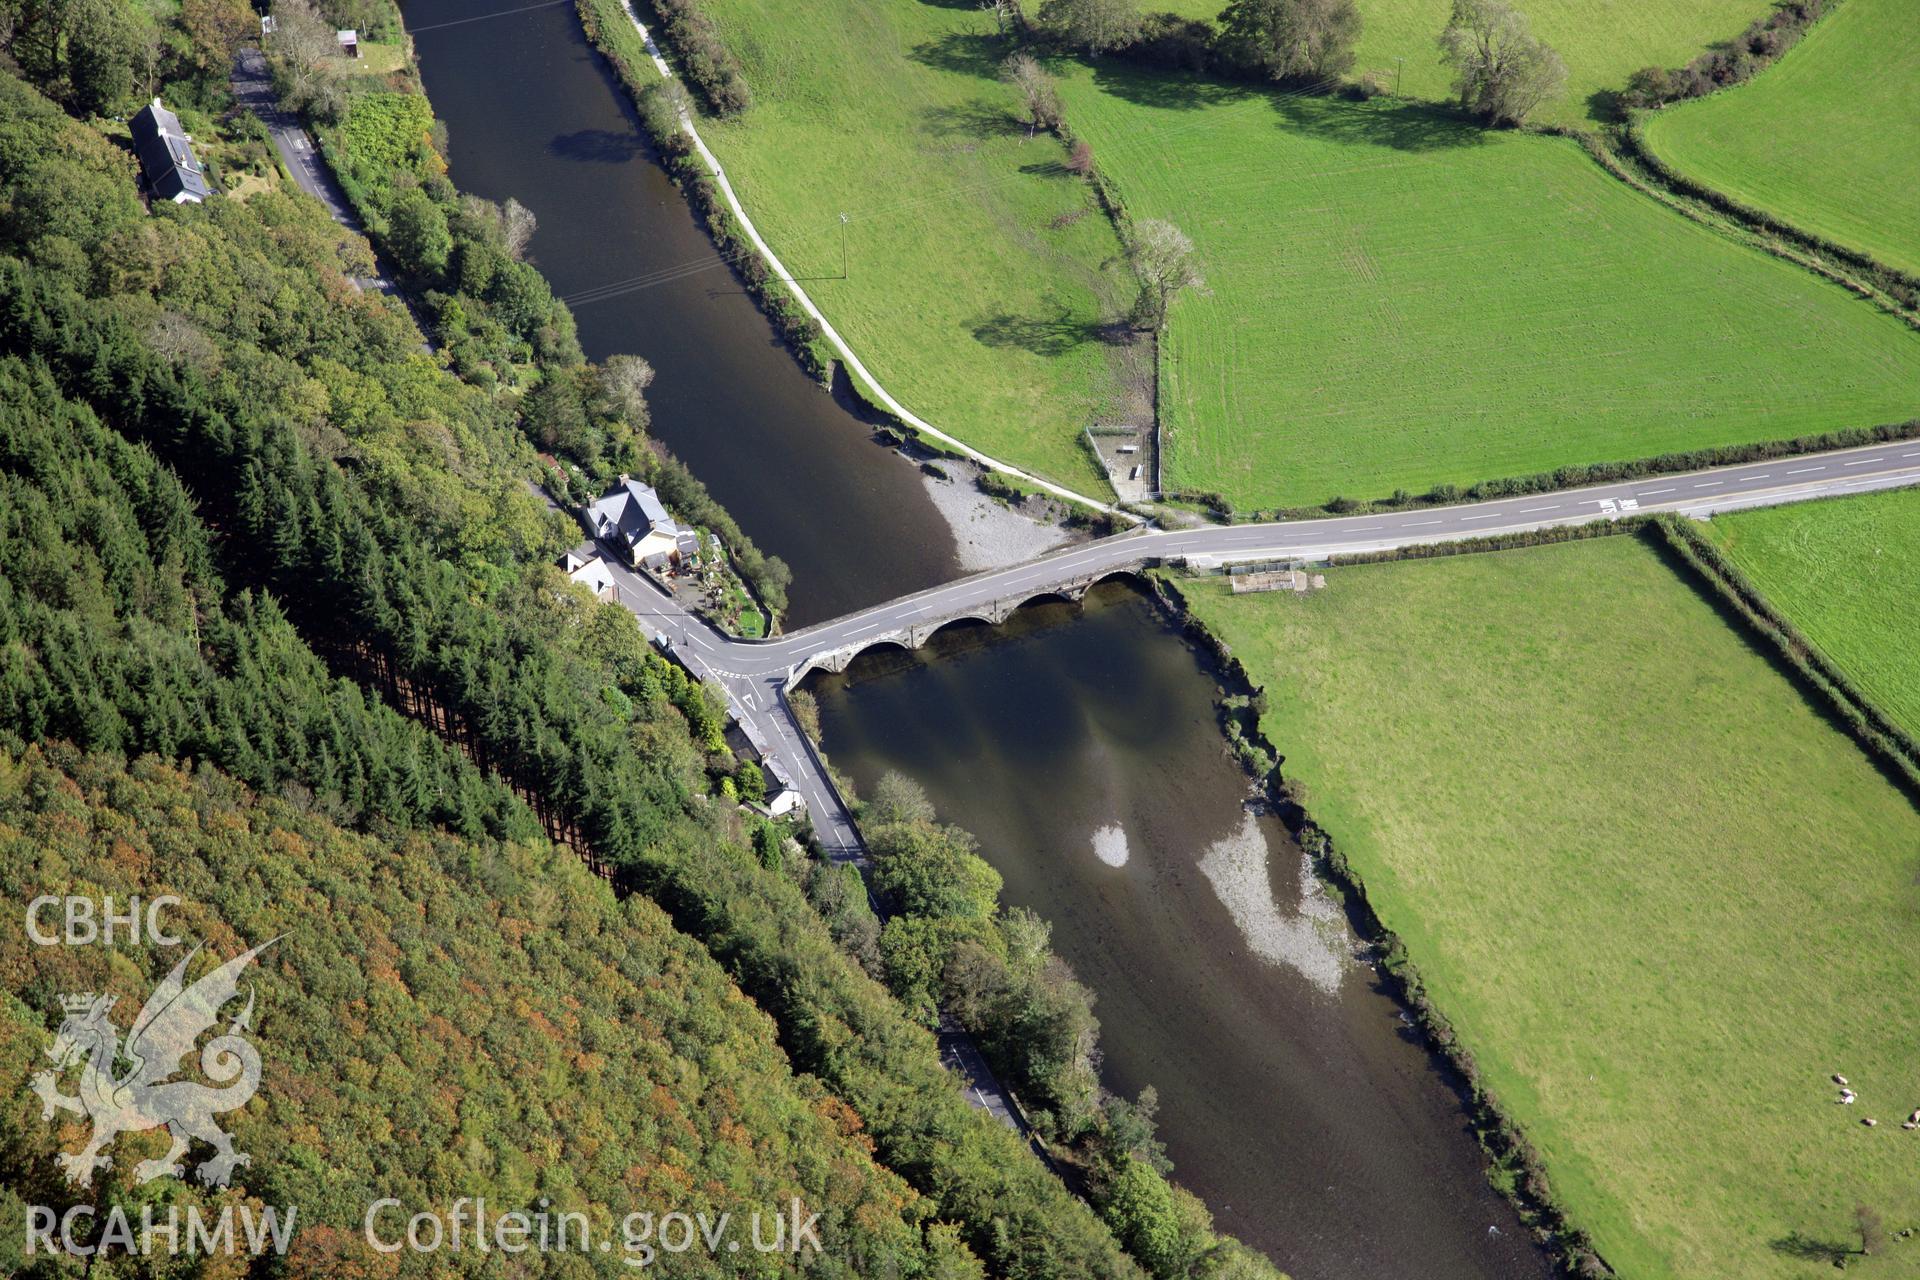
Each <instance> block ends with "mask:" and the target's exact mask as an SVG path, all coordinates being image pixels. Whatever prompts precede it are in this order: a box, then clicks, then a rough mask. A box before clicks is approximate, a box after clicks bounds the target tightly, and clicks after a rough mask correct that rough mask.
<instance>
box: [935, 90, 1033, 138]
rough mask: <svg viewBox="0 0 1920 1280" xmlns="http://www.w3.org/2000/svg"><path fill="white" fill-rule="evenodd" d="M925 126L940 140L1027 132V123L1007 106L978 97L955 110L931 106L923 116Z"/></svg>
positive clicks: (1002, 135) (994, 136) (953, 107)
mask: <svg viewBox="0 0 1920 1280" xmlns="http://www.w3.org/2000/svg"><path fill="white" fill-rule="evenodd" d="M920 121H921V124H922V125H923V126H924V127H925V128H926V130H927V132H929V133H931V134H933V135H934V136H935V137H938V138H952V137H956V136H964V137H969V138H1004V137H1009V136H1011V135H1013V134H1019V133H1025V132H1026V131H1027V126H1026V123H1025V122H1024V121H1022V120H1020V119H1019V118H1018V117H1016V116H1015V115H1014V114H1013V112H1011V111H1009V110H1008V109H1007V107H1006V105H1005V104H1003V103H998V102H988V101H987V100H986V99H985V98H975V99H974V100H973V101H972V102H963V103H961V104H959V105H958V106H951V107H927V108H925V109H924V110H922V111H921V113H920Z"/></svg>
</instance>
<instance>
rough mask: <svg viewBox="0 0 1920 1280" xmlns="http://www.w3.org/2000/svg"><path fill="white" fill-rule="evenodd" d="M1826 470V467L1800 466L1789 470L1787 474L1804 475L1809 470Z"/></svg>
mask: <svg viewBox="0 0 1920 1280" xmlns="http://www.w3.org/2000/svg"><path fill="white" fill-rule="evenodd" d="M1825 470H1826V468H1825V467H1800V468H1798V469H1796V470H1793V471H1789V472H1787V474H1788V475H1790V476H1803V475H1806V474H1807V473H1808V472H1809V471H1825Z"/></svg>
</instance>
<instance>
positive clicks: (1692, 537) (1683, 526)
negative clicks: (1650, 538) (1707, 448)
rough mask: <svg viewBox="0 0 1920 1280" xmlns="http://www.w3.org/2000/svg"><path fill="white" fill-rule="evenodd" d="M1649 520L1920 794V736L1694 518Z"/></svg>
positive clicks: (1876, 755) (1870, 751)
mask: <svg viewBox="0 0 1920 1280" xmlns="http://www.w3.org/2000/svg"><path fill="white" fill-rule="evenodd" d="M1650 523H1651V524H1652V526H1653V527H1654V528H1655V529H1657V530H1659V532H1660V535H1661V537H1662V538H1663V539H1664V540H1665V543H1666V545H1667V546H1668V547H1669V548H1671V549H1672V551H1673V552H1674V554H1675V555H1677V556H1678V557H1679V558H1680V559H1681V561H1682V562H1684V563H1685V564H1686V566H1687V567H1688V568H1689V569H1691V570H1692V571H1693V572H1694V573H1695V574H1697V575H1698V576H1699V577H1700V579H1701V580H1702V581H1703V582H1704V583H1705V585H1706V586H1707V588H1708V589H1709V590H1710V591H1711V592H1712V593H1713V594H1714V595H1715V596H1716V597H1717V598H1718V599H1720V600H1721V601H1723V602H1725V603H1726V604H1727V605H1728V606H1729V607H1730V608H1732V609H1733V611H1734V612H1735V613H1737V614H1738V615H1739V616H1740V617H1741V618H1742V619H1743V620H1744V621H1745V622H1746V624H1747V625H1748V626H1749V627H1751V628H1752V629H1753V631H1754V633H1755V634H1756V635H1757V636H1758V637H1759V638H1760V639H1762V640H1764V641H1765V642H1766V643H1767V645H1768V646H1770V647H1771V648H1772V649H1773V650H1774V651H1775V652H1776V653H1778V654H1779V655H1780V657H1781V658H1782V659H1783V660H1784V661H1785V662H1786V663H1787V665H1788V666H1790V667H1792V668H1793V670H1794V671H1795V672H1796V673H1797V674H1798V675H1799V676H1800V677H1801V678H1802V679H1804V680H1805V681H1806V682H1807V683H1808V684H1809V685H1811V686H1812V687H1813V688H1814V689H1815V690H1817V691H1818V692H1819V693H1820V695H1821V697H1822V698H1824V699H1825V700H1826V702H1827V703H1828V705H1829V706H1830V707H1831V709H1832V710H1833V711H1834V713H1835V714H1837V715H1838V716H1839V717H1840V719H1841V721H1842V722H1843V723H1844V724H1845V725H1846V726H1847V730H1848V732H1850V733H1851V734H1852V735H1853V737H1854V738H1855V740H1857V741H1858V742H1859V743H1860V745H1861V747H1863V748H1864V749H1865V750H1866V752H1867V754H1868V755H1870V756H1873V757H1874V758H1876V759H1877V760H1879V761H1881V762H1882V763H1883V764H1885V765H1887V766H1888V767H1889V768H1890V769H1891V770H1892V771H1893V772H1894V774H1895V775H1896V776H1898V777H1899V778H1900V779H1901V780H1902V781H1904V782H1905V783H1906V785H1907V787H1908V788H1909V790H1910V791H1911V793H1912V794H1913V795H1914V796H1915V797H1917V798H1920V741H1915V739H1914V738H1913V736H1912V735H1911V734H1909V733H1908V732H1907V731H1906V730H1905V729H1903V728H1901V727H1900V726H1899V725H1897V724H1895V723H1894V722H1893V720H1892V718H1891V717H1889V716H1888V715H1887V714H1886V712H1884V711H1882V710H1881V709H1880V708H1879V706H1878V705H1877V704H1876V703H1875V702H1874V701H1873V699H1871V698H1869V697H1868V696H1867V694H1866V692H1865V691H1864V690H1863V689H1861V688H1860V686H1859V685H1857V684H1855V683H1854V682H1853V678H1852V677H1851V676H1849V675H1847V674H1846V673H1845V672H1844V671H1842V670H1840V669H1839V668H1838V667H1837V666H1835V665H1834V664H1833V662H1832V661H1831V660H1830V659H1828V658H1827V656H1826V655H1825V654H1823V653H1821V652H1820V650H1819V648H1818V646H1816V645H1815V644H1814V643H1813V641H1811V640H1809V639H1808V638H1807V637H1806V635H1805V633H1803V632H1802V631H1801V630H1800V629H1799V628H1798V627H1796V626H1794V624H1793V623H1792V622H1791V621H1789V620H1788V619H1787V618H1786V617H1785V616H1784V615H1783V614H1781V613H1780V612H1779V610H1777V609H1775V608H1774V607H1773V604H1772V602H1771V601H1769V600H1768V599H1767V597H1766V595H1765V593H1764V592H1762V591H1761V590H1760V588H1759V587H1758V586H1756V585H1755V584H1754V582H1753V580H1752V579H1751V578H1749V577H1747V575H1746V574H1745V573H1744V572H1742V571H1741V569H1740V567H1739V566H1738V565H1736V564H1734V562H1733V560H1732V559H1731V558H1730V557H1729V556H1728V555H1727V553H1726V552H1724V551H1722V550H1721V549H1720V548H1719V547H1718V546H1716V545H1715V544H1714V543H1713V541H1712V540H1711V539H1709V538H1708V537H1707V536H1706V535H1705V534H1704V533H1702V532H1701V531H1700V529H1699V528H1698V527H1697V526H1696V525H1695V524H1694V522H1692V521H1690V520H1686V519H1684V518H1681V517H1679V516H1674V515H1671V514H1668V513H1664V512H1663V513H1661V514H1659V515H1656V516H1654V517H1652V518H1651V520H1650Z"/></svg>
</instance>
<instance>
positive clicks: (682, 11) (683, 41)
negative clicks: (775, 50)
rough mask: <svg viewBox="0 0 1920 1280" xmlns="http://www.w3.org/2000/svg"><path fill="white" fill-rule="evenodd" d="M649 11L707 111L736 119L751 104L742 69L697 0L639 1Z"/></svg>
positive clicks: (749, 88) (751, 99) (743, 69)
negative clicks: (651, 12)
mask: <svg viewBox="0 0 1920 1280" xmlns="http://www.w3.org/2000/svg"><path fill="white" fill-rule="evenodd" d="M643 3H645V4H646V6H647V8H649V9H651V10H652V11H653V17H654V24H655V26H656V27H657V28H658V29H659V31H660V35H661V38H662V39H663V40H664V42H665V43H666V45H667V47H668V48H669V49H671V50H672V51H673V60H674V61H675V62H677V63H679V64H680V65H681V66H682V67H684V68H685V69H686V78H687V80H688V81H690V82H691V83H692V85H693V87H694V88H695V89H696V90H697V91H698V92H699V94H700V97H701V100H702V101H704V102H705V103H706V104H707V109H708V110H709V111H712V112H713V113H714V114H715V115H717V116H737V115H739V114H740V113H741V112H743V111H745V110H746V109H747V108H748V107H751V106H752V105H753V90H752V89H751V87H749V85H748V84H747V74H746V69H745V68H744V67H742V66H741V65H740V59H738V58H736V57H734V55H733V50H732V49H730V48H728V47H727V44H726V42H725V41H723V40H722V39H721V38H720V33H719V32H718V31H716V30H714V27H713V19H711V18H709V17H708V16H707V15H706V12H705V11H704V10H703V9H701V8H700V4H699V0H643Z"/></svg>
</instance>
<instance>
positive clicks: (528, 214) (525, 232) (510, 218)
mask: <svg viewBox="0 0 1920 1280" xmlns="http://www.w3.org/2000/svg"><path fill="white" fill-rule="evenodd" d="M501 222H502V234H503V235H504V236H505V237H506V244H507V252H508V253H510V254H512V255H513V256H514V257H516V258H518V257H522V256H524V255H525V254H526V252H527V243H528V242H529V241H530V240H532V239H533V233H534V231H535V230H536V229H537V228H538V227H539V220H538V219H536V218H535V217H534V216H533V210H531V209H529V208H527V206H525V205H523V204H521V203H520V202H519V201H518V200H515V199H514V198H513V197H512V196H508V197H507V203H506V207H505V208H504V209H503V210H502V211H501Z"/></svg>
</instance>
